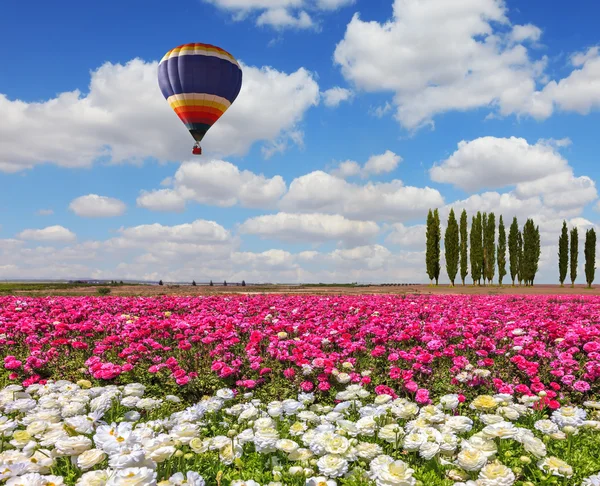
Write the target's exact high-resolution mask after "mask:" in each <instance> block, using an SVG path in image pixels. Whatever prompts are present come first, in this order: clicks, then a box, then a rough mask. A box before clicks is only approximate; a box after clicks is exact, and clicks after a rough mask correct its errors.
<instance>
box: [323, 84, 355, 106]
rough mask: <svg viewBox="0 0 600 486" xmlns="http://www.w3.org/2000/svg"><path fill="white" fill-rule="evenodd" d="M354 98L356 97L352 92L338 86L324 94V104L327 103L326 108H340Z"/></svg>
mask: <svg viewBox="0 0 600 486" xmlns="http://www.w3.org/2000/svg"><path fill="white" fill-rule="evenodd" d="M352 96H354V93H353V92H352V90H350V89H347V88H340V87H339V86H336V87H334V88H330V89H328V90H327V91H325V92H324V93H323V98H324V101H323V102H324V103H325V106H328V107H330V108H335V107H336V106H339V105H340V103H342V102H343V101H348V100H350V99H352Z"/></svg>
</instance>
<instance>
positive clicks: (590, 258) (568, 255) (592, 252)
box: [558, 221, 596, 288]
mask: <svg viewBox="0 0 600 486" xmlns="http://www.w3.org/2000/svg"><path fill="white" fill-rule="evenodd" d="M569 236H570V237H571V238H570V239H571V241H570V243H571V245H570V247H569ZM578 247H579V235H578V233H577V227H574V228H572V229H571V231H570V232H569V229H568V228H567V222H566V221H563V226H562V231H561V234H560V237H559V238H558V274H559V277H558V278H559V280H560V286H561V287H563V286H564V282H565V279H566V278H567V271H568V270H569V264H570V268H571V271H570V275H569V276H570V277H571V287H574V286H575V279H576V278H577V257H578V254H579V248H578ZM584 255H585V281H586V282H587V284H588V288H591V286H592V282H593V281H594V277H595V274H596V231H595V230H594V228H590V229H588V230H586V232H585V243H584Z"/></svg>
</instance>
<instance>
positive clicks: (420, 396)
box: [415, 388, 429, 404]
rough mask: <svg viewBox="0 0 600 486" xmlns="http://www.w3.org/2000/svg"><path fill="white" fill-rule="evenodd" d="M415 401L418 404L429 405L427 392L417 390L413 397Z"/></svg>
mask: <svg viewBox="0 0 600 486" xmlns="http://www.w3.org/2000/svg"><path fill="white" fill-rule="evenodd" d="M415 401H416V402H417V403H420V404H424V403H429V390H426V389H425V388H419V389H418V390H417V394H416V395H415Z"/></svg>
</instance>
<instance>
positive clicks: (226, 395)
mask: <svg viewBox="0 0 600 486" xmlns="http://www.w3.org/2000/svg"><path fill="white" fill-rule="evenodd" d="M216 395H217V397H219V398H220V399H221V400H231V399H233V398H234V397H235V393H233V390H231V389H229V388H221V389H220V390H217V393H216Z"/></svg>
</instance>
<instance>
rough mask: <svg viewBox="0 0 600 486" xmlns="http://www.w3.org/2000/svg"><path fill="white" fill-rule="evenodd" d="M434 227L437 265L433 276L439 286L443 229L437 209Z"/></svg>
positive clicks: (434, 213) (434, 214)
mask: <svg viewBox="0 0 600 486" xmlns="http://www.w3.org/2000/svg"><path fill="white" fill-rule="evenodd" d="M433 222H434V223H433V225H434V228H435V232H434V234H435V260H434V262H435V264H434V267H433V276H434V278H435V284H436V285H437V284H438V282H439V279H440V269H441V263H440V244H441V240H442V228H441V225H440V214H439V212H438V210H437V208H436V209H435V210H434V211H433Z"/></svg>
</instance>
